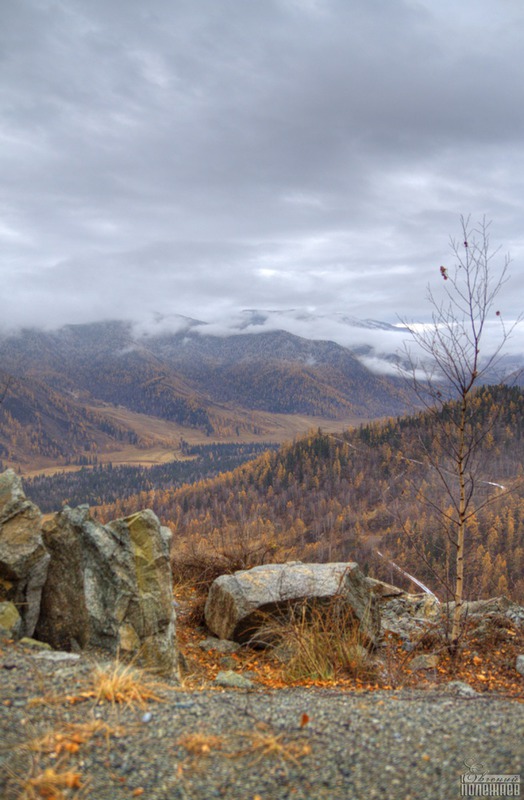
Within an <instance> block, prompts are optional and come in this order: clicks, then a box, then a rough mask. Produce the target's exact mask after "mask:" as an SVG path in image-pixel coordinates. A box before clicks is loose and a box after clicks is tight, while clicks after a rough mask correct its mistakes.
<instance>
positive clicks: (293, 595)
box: [205, 561, 380, 645]
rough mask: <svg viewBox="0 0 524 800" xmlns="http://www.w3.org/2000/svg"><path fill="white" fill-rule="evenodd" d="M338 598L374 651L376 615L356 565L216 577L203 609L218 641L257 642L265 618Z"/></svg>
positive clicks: (276, 568) (275, 567)
mask: <svg viewBox="0 0 524 800" xmlns="http://www.w3.org/2000/svg"><path fill="white" fill-rule="evenodd" d="M334 598H337V602H338V601H340V602H342V604H343V606H344V608H345V609H347V608H349V609H351V612H352V615H353V616H354V618H355V619H356V620H357V621H358V622H359V623H360V627H361V630H362V632H363V633H364V635H365V636H366V638H367V639H368V640H369V642H370V643H371V644H373V645H376V644H377V643H378V639H379V636H380V614H379V609H378V603H377V600H376V597H375V595H374V593H373V592H372V591H371V589H370V587H369V586H368V585H367V583H366V581H365V578H364V576H363V574H362V573H361V571H360V570H359V568H358V565H357V564H355V563H351V562H349V563H346V562H343V563H332V564H303V563H302V562H300V561H295V562H290V563H287V564H266V565H263V566H260V567H254V568H253V569H250V570H241V571H239V572H235V573H234V574H233V575H221V576H220V577H219V578H217V579H216V580H215V581H214V582H213V584H212V585H211V588H210V590H209V595H208V598H207V602H206V606H205V618H206V623H207V626H208V628H209V629H210V630H211V631H212V632H213V633H214V634H215V635H216V636H218V637H219V638H220V639H232V640H234V641H238V642H245V641H249V640H252V639H256V631H257V629H258V628H259V627H260V626H261V625H263V624H267V617H268V615H272V614H275V615H277V616H279V615H280V616H281V615H282V614H285V612H286V610H287V609H289V608H291V607H293V606H297V605H298V604H300V603H304V601H308V602H312V603H313V602H314V603H322V602H326V603H327V602H329V601H331V600H333V599H334Z"/></svg>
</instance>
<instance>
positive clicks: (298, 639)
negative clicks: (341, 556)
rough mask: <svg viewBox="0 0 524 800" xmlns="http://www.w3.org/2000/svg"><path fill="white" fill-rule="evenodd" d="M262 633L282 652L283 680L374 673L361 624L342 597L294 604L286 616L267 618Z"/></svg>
mask: <svg viewBox="0 0 524 800" xmlns="http://www.w3.org/2000/svg"><path fill="white" fill-rule="evenodd" d="M257 635H258V634H257ZM262 636H263V637H266V638H267V639H268V640H269V641H270V642H272V643H273V644H274V645H276V646H277V647H280V648H281V649H282V650H283V651H284V652H285V654H286V657H285V659H284V660H285V664H284V667H283V676H284V679H285V680H290V681H300V680H307V679H311V680H321V681H332V680H334V679H336V678H337V677H341V676H351V677H354V678H359V679H371V678H373V677H374V675H375V671H376V670H375V667H374V665H373V664H372V662H371V659H370V656H369V652H368V649H367V647H366V646H365V637H364V635H363V633H362V630H361V627H360V625H359V623H358V621H357V620H356V619H355V617H354V614H353V612H352V611H351V608H350V607H349V606H348V605H347V604H346V603H345V602H344V600H343V598H341V597H336V596H335V597H334V598H332V599H331V600H330V601H329V602H317V603H311V602H304V603H302V604H300V605H297V606H295V607H293V608H291V609H290V611H289V613H288V614H287V615H286V616H285V617H284V616H283V617H281V618H280V619H279V620H270V621H268V623H267V625H265V626H264V631H263V634H262Z"/></svg>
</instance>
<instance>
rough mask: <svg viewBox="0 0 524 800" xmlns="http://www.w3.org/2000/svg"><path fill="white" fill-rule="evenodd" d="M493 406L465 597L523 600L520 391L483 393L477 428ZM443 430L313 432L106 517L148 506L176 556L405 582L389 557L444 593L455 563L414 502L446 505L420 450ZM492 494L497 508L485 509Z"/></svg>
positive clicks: (389, 427)
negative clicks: (320, 565) (311, 565)
mask: <svg viewBox="0 0 524 800" xmlns="http://www.w3.org/2000/svg"><path fill="white" fill-rule="evenodd" d="M450 409H451V411H450ZM494 409H498V411H499V413H498V419H497V423H496V425H495V426H494V427H493V428H492V430H491V431H490V433H489V435H488V436H487V437H486V438H485V440H484V442H483V450H482V458H481V462H482V467H483V470H484V474H483V477H482V480H483V481H484V482H483V483H480V494H479V496H478V504H479V511H478V513H477V515H476V516H475V518H473V519H471V520H470V523H469V531H468V543H467V555H466V561H467V563H466V575H467V578H466V594H467V596H469V597H481V596H487V595H493V594H500V593H506V592H507V593H509V594H510V595H511V596H512V597H514V598H515V599H518V600H519V601H521V602H522V601H523V600H524V489H523V485H522V481H521V477H522V472H523V470H522V463H523V456H524V437H523V433H524V431H523V412H524V394H523V392H522V390H521V389H518V388H509V387H505V386H499V387H491V388H484V389H482V390H480V391H479V392H478V394H477V395H476V397H475V400H474V406H473V410H474V416H473V417H472V423H473V424H478V425H480V423H481V422H482V420H483V419H485V418H486V416H487V415H489V414H491V413H492V411H493V410H494ZM446 413H448V414H449V413H453V407H452V405H450V407H448V409H447V412H446ZM439 422H441V421H439V420H438V419H437V420H436V419H435V418H434V417H433V416H432V415H430V414H427V413H426V414H423V413H421V414H418V415H416V416H411V417H405V418H399V419H391V420H389V421H388V422H385V423H379V422H376V423H372V424H368V425H365V426H363V427H361V428H358V429H355V430H352V431H349V432H346V433H344V434H340V435H337V436H335V435H330V434H324V433H322V432H321V431H317V432H315V433H311V434H310V435H309V436H307V437H306V438H303V439H300V440H298V441H296V442H293V443H291V444H288V445H286V446H285V447H282V448H281V449H280V450H278V451H276V452H266V453H264V454H263V455H261V456H260V457H259V458H258V459H256V460H255V461H253V462H251V463H248V464H245V465H243V466H241V467H239V468H237V469H236V470H234V471H232V472H228V473H225V474H221V475H219V476H218V477H217V478H215V479H213V480H209V481H204V482H200V483H196V484H194V485H191V486H187V487H183V488H181V489H178V490H176V491H170V490H165V491H162V492H154V493H151V492H144V493H142V494H140V495H137V496H134V497H131V498H128V499H121V500H120V501H119V502H118V503H117V504H116V505H114V506H105V507H102V508H100V509H99V513H100V515H101V516H102V517H104V518H109V517H113V516H115V514H122V513H127V512H131V511H135V510H137V509H138V508H143V507H145V506H150V507H152V508H154V510H155V511H156V512H157V513H158V514H159V515H160V516H161V518H162V519H163V520H164V522H166V523H167V524H169V525H171V527H172V528H173V530H174V531H175V532H176V541H177V549H178V550H180V548H181V546H182V543H183V542H184V543H185V545H186V547H187V549H188V551H189V550H192V551H194V552H197V551H198V550H199V549H202V548H203V549H205V550H206V551H207V552H208V553H209V552H213V551H214V552H215V553H216V554H217V555H218V556H220V557H223V555H224V554H225V553H229V554H230V555H231V554H233V553H234V554H235V559H236V562H235V563H241V562H242V560H244V561H245V563H246V564H247V563H251V562H253V561H255V562H256V561H259V560H268V559H273V560H278V561H281V560H286V559H297V558H298V559H302V560H306V561H308V560H309V561H329V560H348V559H349V560H351V559H354V560H356V561H358V562H359V563H360V564H361V565H362V566H363V568H364V569H365V570H366V571H368V572H371V573H372V574H375V575H376V576H377V577H382V578H383V579H386V580H390V581H394V582H396V583H398V582H399V575H398V574H397V573H396V572H395V571H394V568H393V567H391V566H390V565H389V564H388V561H387V559H393V560H394V561H395V562H396V563H398V564H399V565H400V566H401V567H402V568H403V569H405V570H407V571H408V572H410V573H411V574H413V575H415V576H416V577H417V578H418V579H420V580H422V581H424V582H425V583H426V584H427V585H429V586H430V587H431V588H433V590H434V591H435V592H436V593H437V594H440V595H441V596H442V592H443V590H442V586H441V584H440V583H439V581H438V580H437V579H436V574H441V573H442V571H446V569H447V563H448V562H452V559H450V544H449V542H448V540H447V537H446V536H445V535H444V532H443V531H442V529H441V526H440V522H439V519H438V517H436V516H435V514H434V513H433V511H432V508H431V505H428V504H423V503H421V501H420V498H419V494H420V492H421V491H422V492H424V494H425V495H426V496H427V497H428V498H429V500H430V502H431V503H434V504H435V505H437V504H439V503H441V501H442V496H441V490H440V488H439V482H438V480H437V479H436V475H435V474H434V471H432V469H431V468H430V467H429V466H428V464H427V463H426V461H425V458H424V447H426V448H428V447H429V448H433V449H438V448H439V447H440V443H439ZM423 445H424V447H423ZM444 458H445V454H442V459H443V462H442V463H443V464H444V463H445V462H444ZM501 486H504V487H505V489H502V488H500V487H501ZM506 489H509V490H510V491H506ZM488 495H489V497H490V499H492V500H493V502H491V503H489V504H488V505H485V506H484V507H483V508H480V506H481V505H482V503H483V502H484V500H485V499H487V497H488ZM377 551H380V552H382V553H383V554H384V556H386V557H387V558H381V557H380V556H379V555H378V552H377ZM450 568H451V567H450Z"/></svg>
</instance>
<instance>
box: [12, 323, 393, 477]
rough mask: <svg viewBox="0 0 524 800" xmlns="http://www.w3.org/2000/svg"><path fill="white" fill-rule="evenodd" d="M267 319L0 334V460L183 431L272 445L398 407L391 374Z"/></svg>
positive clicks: (107, 448) (43, 457)
mask: <svg viewBox="0 0 524 800" xmlns="http://www.w3.org/2000/svg"><path fill="white" fill-rule="evenodd" d="M268 314H270V312H255V311H250V312H249V313H247V314H246V315H245V316H244V317H243V318H242V319H241V320H240V322H239V323H238V324H237V326H236V328H235V326H231V327H230V330H232V329H233V330H235V332H234V333H231V332H230V333H227V332H224V331H217V329H216V326H213V325H209V326H208V325H206V324H205V323H203V322H200V321H198V320H192V319H188V318H183V317H177V318H175V319H174V320H173V319H171V320H166V319H165V318H162V319H159V320H157V322H156V325H155V326H153V327H152V328H151V327H149V328H144V327H143V326H137V325H133V324H132V323H130V322H123V321H107V322H97V323H92V324H85V325H67V326H65V327H63V328H60V329H58V330H53V331H49V330H48V331H45V330H38V329H25V330H21V331H18V332H17V333H14V334H4V335H3V336H2V337H1V338H0V365H1V369H2V372H1V374H0V386H3V387H4V390H5V397H4V399H3V402H2V403H1V404H0V454H1V457H2V458H3V460H4V462H5V463H8V464H9V465H13V466H18V467H21V468H22V469H23V470H24V469H27V468H30V467H32V468H37V467H38V466H40V467H44V466H50V465H51V464H54V463H59V464H64V463H66V462H68V461H72V462H74V461H77V462H78V460H79V459H80V458H82V457H85V456H86V454H88V455H89V457H95V456H96V457H98V456H99V455H102V454H104V453H106V454H107V453H110V452H112V451H118V450H122V449H123V448H129V447H136V448H139V449H140V448H141V449H142V450H144V449H147V448H148V447H149V448H151V447H154V446H158V445H159V444H162V445H164V446H166V447H170V448H171V449H173V448H176V447H177V446H178V443H179V441H180V439H181V438H188V437H189V438H191V436H192V437H193V440H194V437H195V436H196V437H197V439H198V437H200V440H204V439H206V438H207V439H208V440H209V438H211V439H212V440H216V441H233V440H235V438H236V439H238V438H239V437H240V438H243V440H244V441H246V440H251V439H253V440H254V439H257V440H258V441H261V440H263V439H264V438H265V439H267V440H268V441H280V440H282V439H283V438H285V437H286V436H289V433H290V432H291V433H293V432H300V431H305V430H307V429H308V428H309V427H311V426H312V425H314V424H316V423H319V422H321V421H324V422H326V421H331V422H332V423H335V422H336V421H340V423H341V424H342V423H344V424H348V423H349V422H350V421H358V420H364V419H370V418H376V417H381V416H384V415H396V414H400V413H403V412H404V411H405V409H406V407H407V395H406V388H405V386H404V385H403V383H402V381H401V380H400V379H399V378H397V377H394V376H390V375H380V374H377V373H374V372H372V371H371V370H370V369H368V368H367V367H366V366H365V364H363V363H362V361H361V360H359V357H357V355H356V354H355V353H354V352H351V350H350V349H349V348H347V347H344V346H342V345H340V344H337V343H336V342H334V341H329V340H325V341H321V340H313V339H308V338H305V337H303V336H297V335H295V334H293V333H290V332H287V331H283V330H272V329H267V323H268ZM303 321H304V320H303ZM306 321H307V320H306ZM272 324H273V323H271V324H270V326H269V327H270V328H271V325H272ZM345 324H347V323H345ZM362 325H364V326H366V325H367V326H368V330H370V331H373V330H380V329H381V326H382V330H383V329H384V328H392V326H387V325H386V324H384V323H372V322H365V323H362ZM291 420H293V423H294V426H295V427H293V425H291V427H289V425H288V423H290V421H291ZM160 421H161V422H162V423H163V424H160ZM341 424H340V425H339V427H340V426H341ZM37 462H38V464H37ZM80 463H83V462H80Z"/></svg>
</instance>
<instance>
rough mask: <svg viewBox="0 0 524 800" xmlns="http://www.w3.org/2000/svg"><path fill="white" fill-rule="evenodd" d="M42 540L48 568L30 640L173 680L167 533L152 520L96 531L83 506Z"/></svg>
mask: <svg viewBox="0 0 524 800" xmlns="http://www.w3.org/2000/svg"><path fill="white" fill-rule="evenodd" d="M43 538H44V542H45V545H46V547H47V549H48V550H49V552H50V554H51V563H50V566H49V573H48V578H47V581H46V583H45V586H44V590H43V594H42V603H41V611H40V617H39V620H38V625H37V627H36V635H37V636H38V637H39V638H40V639H42V640H43V641H45V642H49V643H50V644H51V645H52V646H53V647H55V648H59V649H62V650H79V649H86V648H87V649H89V648H96V649H100V650H104V651H107V652H109V653H110V654H112V655H117V654H122V655H125V656H133V657H134V658H136V659H137V661H138V662H139V663H142V664H143V665H145V666H147V667H150V668H154V669H155V670H157V671H159V672H162V673H171V672H173V670H175V669H176V642H175V612H174V607H173V586H172V576H171V570H170V565H169V543H170V538H171V532H170V531H169V529H168V528H163V527H162V526H161V525H160V522H159V520H158V518H157V517H156V516H155V514H154V513H153V512H152V511H141V512H139V513H137V514H134V515H132V516H130V517H127V518H126V519H119V520H116V521H115V522H111V523H109V524H108V525H101V524H99V523H98V522H96V521H95V520H93V519H92V518H91V517H90V515H89V508H88V506H79V507H78V508H75V509H71V508H68V507H66V508H64V509H63V510H62V511H61V512H60V513H58V514H56V515H55V516H54V517H53V519H51V520H50V521H48V522H46V523H45V524H44V526H43Z"/></svg>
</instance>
